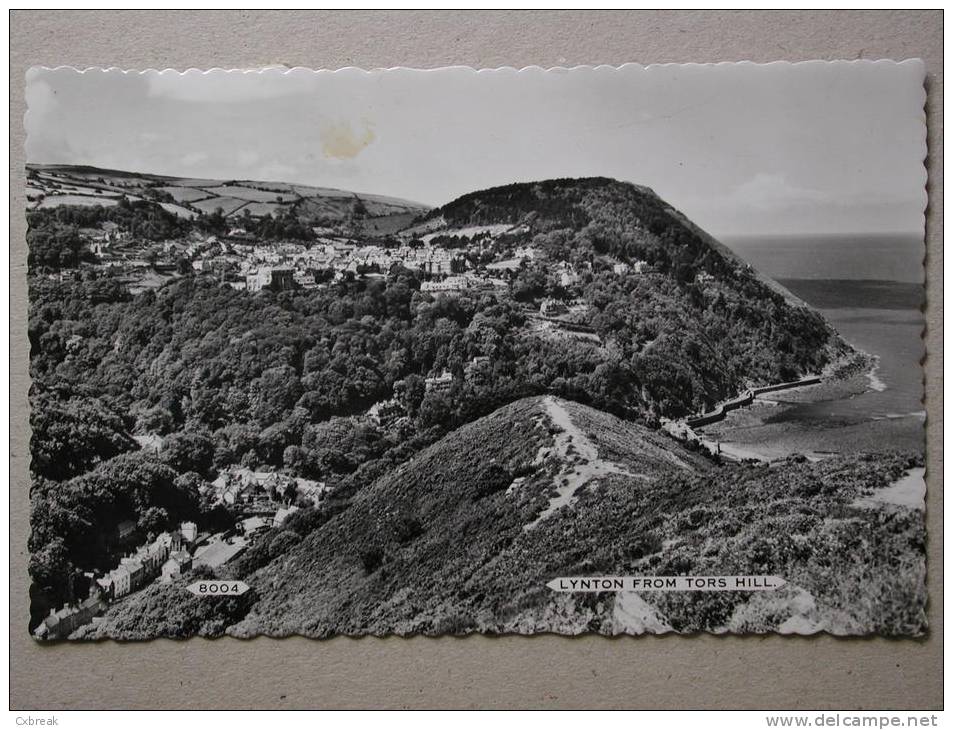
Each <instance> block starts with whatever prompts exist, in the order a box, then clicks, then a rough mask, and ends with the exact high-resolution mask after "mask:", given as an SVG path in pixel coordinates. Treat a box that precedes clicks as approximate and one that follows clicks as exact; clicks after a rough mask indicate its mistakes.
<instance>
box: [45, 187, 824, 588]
mask: <svg viewBox="0 0 953 730" xmlns="http://www.w3.org/2000/svg"><path fill="white" fill-rule="evenodd" d="M431 215H432V216H439V215H442V216H444V218H445V219H446V220H447V221H448V222H450V223H451V224H452V225H461V226H462V225H477V224H480V225H482V224H489V223H498V222H508V223H524V224H526V225H525V229H526V232H525V233H522V234H520V235H518V236H513V237H511V238H510V239H507V241H506V243H507V244H508V245H533V246H536V247H538V248H539V249H540V250H542V251H543V252H544V254H545V256H544V257H542V258H541V259H540V260H537V261H536V262H534V263H531V264H529V265H526V266H524V267H523V268H522V269H521V270H520V271H519V272H518V273H516V274H515V280H514V281H513V282H512V285H511V295H510V294H498V293H497V294H493V293H474V294H469V295H460V296H454V297H448V296H437V297H433V296H431V295H429V294H425V293H421V292H420V291H419V289H420V283H421V281H422V278H423V274H422V273H421V272H416V271H409V270H406V269H399V268H395V269H394V270H392V271H390V272H388V273H387V275H386V277H385V278H381V279H364V278H353V277H349V278H346V279H344V280H342V281H340V282H334V283H329V284H328V285H327V286H326V287H325V288H318V289H311V290H304V291H286V292H280V293H273V292H268V291H265V292H261V293H248V292H244V291H235V290H232V289H230V288H228V287H223V286H221V285H220V284H219V283H218V282H217V281H216V280H215V279H214V278H212V277H203V276H200V275H192V274H191V273H190V274H188V275H186V276H184V277H182V278H179V279H177V280H175V281H173V282H171V283H168V284H166V285H164V286H162V287H161V288H159V289H156V290H149V291H146V292H143V293H141V294H139V295H137V296H131V295H130V294H129V292H128V290H127V289H126V287H125V286H124V285H123V284H122V283H121V282H120V280H119V279H118V278H117V277H115V276H112V275H110V273H109V272H108V271H105V270H101V269H95V268H90V267H86V266H82V263H83V261H85V260H87V259H88V258H89V257H88V252H87V251H85V250H84V248H83V245H82V240H81V238H80V236H79V235H78V229H79V228H81V227H87V226H93V225H96V224H98V223H99V222H102V221H103V220H109V221H112V222H114V223H117V224H118V225H119V226H120V227H121V229H122V230H125V231H128V232H129V233H130V234H132V235H133V236H137V237H141V238H143V239H146V240H156V241H158V240H162V239H165V238H169V237H173V236H177V235H183V234H184V233H186V232H187V231H188V230H189V229H192V228H195V229H199V230H202V231H210V232H221V230H223V225H224V220H223V219H221V216H217V214H212V215H210V216H202V217H200V218H198V219H196V220H195V221H191V222H189V221H185V220H182V219H178V218H175V216H172V215H171V214H168V213H166V212H165V211H164V210H162V209H161V208H160V207H158V206H157V205H156V204H154V203H149V202H142V203H128V202H127V203H123V204H120V205H118V206H114V207H111V208H85V209H84V208H66V207H63V208H58V209H50V210H38V211H35V212H32V213H30V215H29V222H30V233H29V234H28V235H29V240H30V252H31V253H30V266H31V273H32V276H31V282H30V283H31V287H30V297H31V310H30V321H29V338H30V343H31V347H32V350H31V374H32V378H33V390H32V403H33V416H32V425H33V430H34V436H33V441H32V453H33V472H34V477H35V479H34V486H33V490H32V497H33V513H32V514H33V518H32V519H33V534H32V537H31V541H30V550H31V553H32V555H33V558H32V562H31V573H32V575H33V578H34V581H35V582H36V583H37V585H38V586H40V588H41V590H42V591H44V592H45V593H46V595H47V596H48V597H49V599H50V601H51V602H53V603H55V602H56V601H57V600H65V599H67V598H68V597H69V596H70V591H71V590H72V589H71V585H72V581H73V578H72V576H73V575H74V574H75V572H76V571H77V570H89V569H91V568H96V567H102V566H104V565H107V564H108V561H109V560H110V559H112V558H113V557H114V551H115V546H113V545H112V544H111V543H110V541H109V540H108V539H104V538H103V537H102V536H104V535H110V534H112V533H113V532H114V531H115V527H116V524H117V523H118V522H119V521H121V520H125V519H131V520H133V521H135V522H137V523H138V525H139V526H140V528H141V529H142V530H143V531H144V532H154V531H157V530H161V529H164V528H165V527H167V526H169V525H173V524H176V523H177V521H179V520H182V519H196V520H199V521H200V522H201V523H203V524H214V523H215V521H216V520H222V519H227V516H225V517H223V515H222V514H221V509H218V510H216V509H213V507H212V505H209V504H204V503H203V501H202V498H201V497H200V488H199V487H200V485H201V483H202V481H203V480H205V479H208V478H210V477H212V476H213V475H214V474H215V471H216V470H217V469H218V468H221V467H225V466H228V465H232V464H242V465H245V466H253V467H271V468H274V469H281V470H285V471H287V472H289V473H291V474H296V475H300V476H306V477H309V478H318V479H323V480H326V481H327V482H328V483H329V484H330V485H333V486H334V487H335V489H336V497H335V499H334V500H333V505H332V507H329V508H328V509H330V510H340V509H343V508H345V507H346V505H347V503H348V500H349V499H350V498H351V497H353V495H355V494H357V493H359V492H360V491H361V489H363V488H365V487H366V486H367V485H369V484H371V483H372V482H373V481H374V480H375V479H378V478H380V477H381V476H383V475H384V474H386V473H388V472H389V471H390V470H392V469H394V468H395V467H396V466H397V465H398V464H401V463H403V462H405V461H406V460H407V459H408V458H409V457H410V456H412V455H413V454H415V453H417V452H419V451H420V449H422V448H423V447H425V446H427V445H429V444H431V443H434V442H435V441H436V440H438V439H439V438H441V437H442V436H444V435H446V434H447V433H449V432H451V431H453V430H454V429H456V428H458V427H460V426H462V425H464V424H467V423H470V422H472V421H474V420H475V419H477V418H479V417H481V416H484V415H486V414H488V413H491V412H492V411H494V410H495V409H497V408H499V407H500V406H503V405H505V404H507V403H510V402H513V401H515V400H517V399H519V398H522V397H525V396H530V395H537V394H544V393H552V394H556V395H559V396H562V397H564V398H567V399H570V400H573V401H577V402H580V403H584V404H588V405H591V406H593V407H595V408H598V409H600V410H604V411H608V412H610V413H613V414H616V415H618V416H621V417H623V418H626V419H630V420H634V421H638V422H640V423H643V424H647V425H649V426H652V425H656V424H657V420H658V418H659V417H661V416H670V417H672V416H680V415H684V414H687V413H690V412H693V411H696V410H699V409H701V408H705V407H708V406H711V405H712V404H713V403H715V402H717V401H719V400H721V399H724V398H726V397H728V396H731V395H734V394H735V393H737V392H739V391H740V390H742V389H743V388H744V387H746V386H747V385H748V384H752V383H759V384H764V383H772V382H778V381H783V380H790V379H792V378H795V377H798V376H800V375H802V374H805V373H808V372H815V371H817V370H819V369H820V368H821V367H823V366H824V365H825V364H826V363H827V362H828V360H829V359H830V358H831V357H832V354H834V353H835V352H836V351H837V349H838V348H841V347H843V345H842V343H840V341H839V340H838V339H837V338H836V335H833V333H832V331H831V330H830V329H829V328H828V327H827V326H826V324H825V323H824V322H823V320H822V319H821V318H820V317H819V316H818V315H817V314H816V313H814V312H812V311H809V310H807V309H804V308H798V307H793V306H791V305H790V304H789V303H787V302H786V301H785V300H784V298H783V297H782V296H781V295H780V294H778V293H776V292H774V291H772V290H771V289H770V288H768V287H767V286H765V285H764V284H763V283H762V282H761V281H760V280H759V279H758V278H757V277H756V276H755V275H754V274H753V272H751V271H750V270H748V269H747V268H746V267H744V266H743V265H740V264H739V263H738V262H735V261H732V260H729V259H726V258H725V257H723V256H722V255H721V254H720V253H718V252H717V251H715V250H714V249H713V248H712V247H711V246H709V245H708V244H707V243H706V242H705V241H704V240H703V239H702V238H701V237H700V236H699V235H698V232H697V231H695V230H694V229H693V228H692V227H690V226H688V225H686V224H685V223H684V222H683V221H682V220H681V219H680V218H679V217H678V216H677V214H676V213H675V212H674V211H673V210H672V209H670V208H668V207H667V206H666V205H665V204H664V203H663V202H662V201H660V200H659V199H658V198H657V197H656V196H654V194H652V193H651V192H650V191H647V190H645V189H642V188H636V187H634V186H631V185H625V184H620V183H616V182H614V181H609V180H604V179H592V180H585V181H565V180H564V181H550V182H547V183H540V184H535V185H518V186H508V187H505V188H498V189H494V190H491V191H485V192H481V193H474V194H471V195H468V196H464V197H463V198H461V199H459V200H458V201H455V202H454V203H451V204H450V205H448V206H445V207H444V208H442V209H438V210H436V211H434V212H433V213H432V214H431ZM298 225H300V223H299V222H298V221H296V220H291V219H288V220H284V219H279V220H275V219H271V220H266V221H263V222H262V221H259V222H258V223H257V224H256V226H257V227H258V228H260V229H261V230H260V231H259V232H262V231H264V233H263V235H264V236H265V237H272V236H277V237H281V236H289V235H290V236H291V237H295V228H294V227H295V226H298ZM262 226H263V227H264V228H262ZM269 226H271V227H272V228H270V229H269V228H268V227H269ZM249 227H250V228H252V229H254V226H249ZM300 237H301V238H307V236H306V235H305V234H303V233H302V235H301V236H300ZM633 260H642V261H647V262H649V263H650V264H652V265H653V266H654V267H655V268H656V270H657V273H653V274H648V275H637V274H621V275H620V274H615V273H613V269H612V264H613V263H614V262H620V261H621V262H626V261H633ZM559 261H567V262H570V263H572V264H574V265H575V266H576V267H577V270H579V271H580V272H581V278H580V280H579V282H578V283H576V284H573V285H571V286H570V287H566V288H564V287H562V286H560V284H559V281H558V278H557V276H556V273H555V269H554V265H555V263H556V262H559ZM51 271H56V272H63V273H65V274H66V276H58V277H49V276H46V275H45V274H47V273H49V272H51ZM700 272H706V273H708V274H710V275H712V276H713V277H714V280H713V281H712V282H710V283H708V284H705V285H702V284H699V283H696V282H695V277H696V275H697V274H698V273H700ZM548 296H555V297H573V298H578V299H581V300H583V301H585V302H587V303H588V304H589V305H590V310H589V312H588V313H587V315H586V324H588V325H589V326H591V327H592V328H594V331H595V333H596V334H598V336H599V338H600V342H598V343H596V342H593V341H591V340H584V339H572V338H546V337H541V336H538V335H534V334H532V333H531V332H530V331H529V327H528V321H527V306H533V307H535V306H538V301H539V300H541V299H542V298H544V297H548ZM477 356H488V357H489V358H490V361H489V364H488V365H485V366H483V367H482V369H478V370H477V371H476V372H474V371H473V369H472V368H468V364H469V363H470V362H471V361H472V359H473V358H475V357H477ZM443 369H447V370H449V371H450V372H451V373H452V374H453V375H454V384H453V387H452V388H451V389H450V391H449V392H446V393H436V392H430V393H426V392H425V388H424V378H425V377H426V376H428V375H429V374H434V373H437V372H440V371H442V370H443ZM392 395H393V396H395V397H396V398H397V399H398V400H399V401H400V403H401V404H402V405H403V407H404V409H405V411H406V413H407V415H408V418H406V419H403V420H401V421H400V422H399V423H398V424H397V425H395V426H391V427H388V428H383V427H378V426H374V425H373V424H372V423H370V422H369V421H367V420H366V419H363V418H361V417H360V416H361V414H363V413H364V412H365V411H366V410H367V409H368V408H369V407H370V406H371V405H372V404H374V403H375V402H378V401H381V400H384V399H387V398H390V397H391V396H392ZM137 434H156V435H159V436H161V437H164V439H165V442H164V445H163V448H162V450H161V452H160V453H158V454H154V453H149V452H147V451H144V450H143V451H141V450H139V449H138V444H137V443H136V442H135V441H134V440H133V438H132V436H133V435H137ZM326 517H327V515H326V514H323V515H316V516H315V515H311V514H310V513H307V511H306V514H304V515H303V516H300V517H298V519H299V520H305V521H306V520H309V519H313V520H316V521H320V520H323V519H326ZM292 526H293V523H292ZM285 532H287V533H288V535H285V536H284V537H281V536H278V537H276V538H274V539H278V540H284V541H285V542H286V543H288V545H290V544H291V543H292V542H293V541H294V540H295V539H296V538H295V537H293V535H294V534H295V531H294V530H293V529H292V530H290V531H287V530H286V531H285ZM284 547H287V545H285V546H284ZM269 549H271V548H269V547H267V546H266V548H263V549H262V550H264V552H265V553H266V554H265V555H264V557H263V556H262V554H261V553H262V550H259V552H258V554H256V555H255V554H253V555H252V556H249V557H248V558H246V559H247V560H253V561H254V560H258V561H264V562H267V560H268V559H269V557H268V555H267V550H269ZM280 552H283V550H276V551H275V554H279V553H280Z"/></svg>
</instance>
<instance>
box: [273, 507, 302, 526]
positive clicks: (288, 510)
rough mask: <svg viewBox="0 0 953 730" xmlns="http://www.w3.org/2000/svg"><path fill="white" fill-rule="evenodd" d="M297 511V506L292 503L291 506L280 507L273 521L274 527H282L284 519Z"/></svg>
mask: <svg viewBox="0 0 953 730" xmlns="http://www.w3.org/2000/svg"><path fill="white" fill-rule="evenodd" d="M297 511H298V508H297V507H295V506H294V505H292V506H291V507H282V508H280V509H279V510H278V511H277V512H275V518H274V520H273V521H272V525H273V526H274V527H281V526H282V525H283V524H284V521H285V520H286V519H288V517H289V516H291V515H293V514H294V513H295V512H297Z"/></svg>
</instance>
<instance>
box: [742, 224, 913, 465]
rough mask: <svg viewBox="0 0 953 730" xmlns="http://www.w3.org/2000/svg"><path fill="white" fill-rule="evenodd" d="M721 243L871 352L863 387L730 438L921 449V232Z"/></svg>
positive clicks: (784, 411) (817, 447)
mask: <svg viewBox="0 0 953 730" xmlns="http://www.w3.org/2000/svg"><path fill="white" fill-rule="evenodd" d="M724 243H725V245H727V246H728V247H729V248H731V249H732V250H733V251H734V252H735V253H736V254H738V255H739V256H740V257H741V258H742V259H744V260H745V261H746V262H748V263H749V264H751V266H752V267H754V268H755V269H757V270H759V271H760V272H761V273H763V274H765V275H767V276H769V277H771V278H772V279H775V280H776V281H778V282H779V283H780V284H782V285H783V286H785V287H786V288H787V289H788V290H790V291H791V292H792V293H793V294H795V295H796V296H798V297H799V298H801V299H802V300H804V301H805V302H807V303H808V304H810V305H811V306H813V307H814V308H815V309H817V310H818V311H819V312H820V313H821V314H822V315H823V316H824V317H825V318H826V319H827V321H828V322H829V323H830V324H831V325H832V326H833V327H834V328H835V329H836V330H837V331H838V332H839V333H840V335H841V336H842V337H843V338H844V339H845V340H847V341H848V342H849V343H851V344H852V345H854V346H855V347H856V348H858V349H860V350H863V351H865V352H867V353H869V354H871V355H875V356H876V357H877V358H878V365H877V368H876V370H875V371H874V372H873V373H872V374H871V375H870V376H869V384H868V387H867V388H866V390H865V391H864V392H861V393H853V394H850V395H843V396H842V397H838V398H834V399H829V400H824V401H821V402H814V403H790V404H786V405H785V407H784V408H781V409H778V413H777V415H776V416H772V417H769V418H768V419H767V423H766V427H765V428H761V429H757V428H754V429H749V432H748V433H747V434H745V432H744V431H743V430H739V431H738V432H737V433H735V434H734V436H735V437H737V439H738V440H739V441H742V442H743V441H745V440H746V439H747V440H749V441H750V442H751V444H750V445H752V446H756V445H757V444H756V442H758V441H763V440H764V439H766V438H782V436H783V438H785V439H787V440H788V441H789V442H790V444H789V445H790V446H791V447H792V448H795V447H796V449H797V450H799V451H802V452H809V451H816V452H819V453H821V452H844V451H880V450H893V449H896V450H903V451H918V452H921V453H922V452H923V450H924V446H925V431H924V423H925V417H926V414H925V410H924V406H923V370H922V368H921V366H920V362H921V360H922V358H923V357H924V345H923V339H922V338H923V334H924V327H925V322H924V317H923V313H922V306H923V302H924V283H923V282H924V267H923V259H924V250H925V249H924V244H923V239H922V237H916V236H903V235H879V234H875V235H871V234H864V235H859V234H858V235H837V236H811V237H790V236H788V237H781V236H758V237H746V238H737V239H728V240H725V241H724ZM761 445H762V446H763V445H764V444H761ZM785 450H788V449H785Z"/></svg>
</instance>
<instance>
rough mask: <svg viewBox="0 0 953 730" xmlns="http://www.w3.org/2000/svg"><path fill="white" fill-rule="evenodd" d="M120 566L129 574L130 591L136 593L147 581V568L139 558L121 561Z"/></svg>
mask: <svg viewBox="0 0 953 730" xmlns="http://www.w3.org/2000/svg"><path fill="white" fill-rule="evenodd" d="M119 566H120V567H121V568H125V569H126V571H127V572H128V573H129V591H130V592H131V591H134V590H137V589H139V588H141V587H142V585H143V584H144V583H145V582H146V579H147V571H146V566H145V565H143V563H142V561H141V560H139V558H135V557H128V558H123V559H122V560H120V561H119Z"/></svg>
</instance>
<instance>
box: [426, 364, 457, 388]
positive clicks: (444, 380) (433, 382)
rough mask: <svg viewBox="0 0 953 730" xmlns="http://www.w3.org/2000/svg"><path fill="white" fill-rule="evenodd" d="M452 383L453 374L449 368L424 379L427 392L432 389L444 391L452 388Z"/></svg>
mask: <svg viewBox="0 0 953 730" xmlns="http://www.w3.org/2000/svg"><path fill="white" fill-rule="evenodd" d="M452 385H453V375H452V374H451V373H450V371H449V370H446V369H445V370H444V371H443V372H442V373H440V375H436V376H431V377H429V378H426V379H425V380H424V391H425V392H427V393H430V392H431V391H434V392H437V393H443V392H446V391H448V390H450V387H451V386H452Z"/></svg>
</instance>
